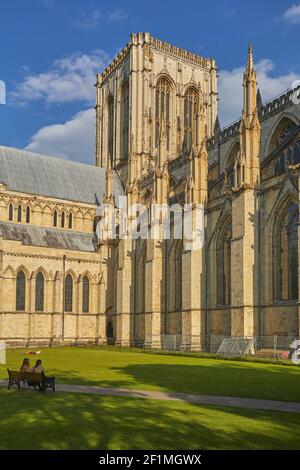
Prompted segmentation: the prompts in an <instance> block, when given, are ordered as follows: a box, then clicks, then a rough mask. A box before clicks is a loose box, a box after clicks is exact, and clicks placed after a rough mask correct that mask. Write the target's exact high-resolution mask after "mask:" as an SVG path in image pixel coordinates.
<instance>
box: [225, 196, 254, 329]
mask: <svg viewBox="0 0 300 470" xmlns="http://www.w3.org/2000/svg"><path fill="white" fill-rule="evenodd" d="M258 235H259V234H258V196H257V192H256V190H255V189H247V188H246V189H242V190H241V191H238V192H237V193H236V195H235V197H234V198H233V201H232V241H231V335H232V336H247V337H252V336H255V335H256V334H257V331H258V328H257V327H258V273H259V270H258V261H259V260H258V249H257V247H258Z"/></svg>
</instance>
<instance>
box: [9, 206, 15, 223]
mask: <svg viewBox="0 0 300 470" xmlns="http://www.w3.org/2000/svg"><path fill="white" fill-rule="evenodd" d="M8 220H10V221H11V222H12V221H13V220H14V206H13V205H12V204H9V206H8Z"/></svg>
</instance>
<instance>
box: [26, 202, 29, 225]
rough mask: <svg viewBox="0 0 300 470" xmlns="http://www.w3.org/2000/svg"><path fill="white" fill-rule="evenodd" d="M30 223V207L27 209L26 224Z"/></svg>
mask: <svg viewBox="0 0 300 470" xmlns="http://www.w3.org/2000/svg"><path fill="white" fill-rule="evenodd" d="M29 223H30V207H29V206H27V207H26V224H29Z"/></svg>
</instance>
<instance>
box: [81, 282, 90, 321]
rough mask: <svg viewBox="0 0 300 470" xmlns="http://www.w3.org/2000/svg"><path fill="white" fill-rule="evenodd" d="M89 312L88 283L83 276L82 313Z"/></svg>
mask: <svg viewBox="0 0 300 470" xmlns="http://www.w3.org/2000/svg"><path fill="white" fill-rule="evenodd" d="M89 310H90V281H89V278H88V277H87V276H84V278H83V281H82V311H83V313H88V312H89Z"/></svg>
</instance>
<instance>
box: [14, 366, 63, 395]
mask: <svg viewBox="0 0 300 470" xmlns="http://www.w3.org/2000/svg"><path fill="white" fill-rule="evenodd" d="M7 372H8V390H10V388H11V387H12V386H13V385H16V386H17V387H18V389H19V390H21V384H22V383H23V385H25V384H27V385H28V386H29V387H34V389H35V390H36V389H37V388H38V389H39V390H41V392H45V391H46V390H48V389H51V390H52V391H53V392H55V377H47V376H46V375H45V374H44V373H43V372H42V373H41V374H40V373H35V372H19V371H15V370H10V369H7Z"/></svg>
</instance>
